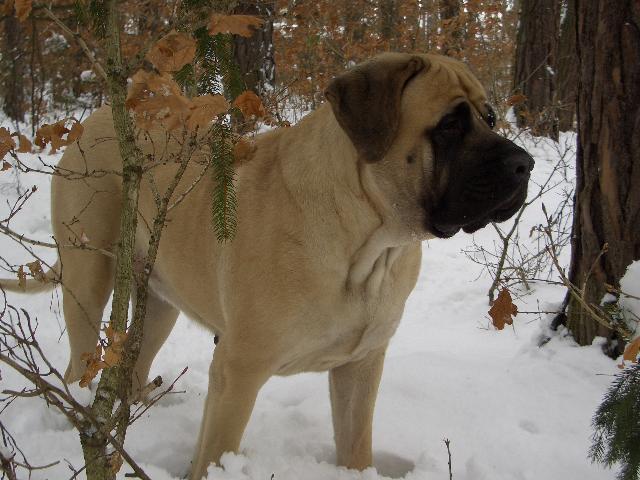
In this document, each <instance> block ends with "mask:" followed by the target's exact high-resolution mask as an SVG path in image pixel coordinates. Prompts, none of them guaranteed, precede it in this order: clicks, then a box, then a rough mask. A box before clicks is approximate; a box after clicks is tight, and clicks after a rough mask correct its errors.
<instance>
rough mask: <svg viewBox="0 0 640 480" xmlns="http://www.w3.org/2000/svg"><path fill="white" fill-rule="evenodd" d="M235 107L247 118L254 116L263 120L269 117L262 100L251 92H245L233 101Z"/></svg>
mask: <svg viewBox="0 0 640 480" xmlns="http://www.w3.org/2000/svg"><path fill="white" fill-rule="evenodd" d="M233 106H234V107H238V108H239V109H240V111H241V112H242V115H244V116H245V118H248V117H251V116H252V115H254V116H255V117H256V118H262V117H265V116H266V115H267V111H266V110H265V109H264V105H262V100H260V97H258V96H257V95H256V94H255V93H253V92H252V91H251V90H245V91H244V92H242V93H241V94H240V95H238V97H237V98H236V99H235V100H234V101H233Z"/></svg>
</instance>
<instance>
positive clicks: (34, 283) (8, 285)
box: [0, 260, 60, 294]
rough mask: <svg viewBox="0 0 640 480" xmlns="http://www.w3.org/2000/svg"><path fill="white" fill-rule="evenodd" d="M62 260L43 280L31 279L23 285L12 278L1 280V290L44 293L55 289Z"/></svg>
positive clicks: (45, 274)
mask: <svg viewBox="0 0 640 480" xmlns="http://www.w3.org/2000/svg"><path fill="white" fill-rule="evenodd" d="M59 272H60V260H58V261H57V262H56V263H55V265H54V266H53V267H51V269H50V270H49V271H47V272H46V273H44V275H43V276H42V278H29V279H27V280H26V282H25V283H24V284H23V285H21V284H20V280H18V279H15V280H14V279H12V278H0V288H2V289H3V290H5V291H7V292H17V293H28V294H33V293H42V292H47V291H49V290H53V288H54V287H55V286H56V285H57V284H58V282H59V280H60V274H59Z"/></svg>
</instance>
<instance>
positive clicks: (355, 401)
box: [329, 346, 386, 470]
mask: <svg viewBox="0 0 640 480" xmlns="http://www.w3.org/2000/svg"><path fill="white" fill-rule="evenodd" d="M385 350H386V346H385V347H384V348H381V349H379V350H374V351H372V352H370V353H369V354H368V355H367V356H366V357H365V358H363V359H362V360H360V361H357V362H352V363H347V364H345V365H342V366H340V367H337V368H334V369H332V370H331V371H330V372H329V390H330V392H331V411H332V415H333V430H334V435H335V441H336V455H337V464H338V465H340V466H345V467H347V468H355V469H358V470H363V469H365V468H367V467H369V466H371V461H372V454H371V435H372V425H373V409H374V406H375V402H376V395H377V394H378V385H379V384H380V377H381V376H382V366H383V363H384V354H385Z"/></svg>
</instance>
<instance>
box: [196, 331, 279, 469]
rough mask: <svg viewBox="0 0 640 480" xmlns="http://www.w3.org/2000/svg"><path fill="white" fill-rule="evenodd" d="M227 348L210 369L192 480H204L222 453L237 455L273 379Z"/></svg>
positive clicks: (222, 347)
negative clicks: (265, 388)
mask: <svg viewBox="0 0 640 480" xmlns="http://www.w3.org/2000/svg"><path fill="white" fill-rule="evenodd" d="M225 346H226V345H225V340H224V339H223V340H222V341H221V342H220V344H218V346H217V347H216V350H215V353H214V355H213V361H212V362H211V366H210V368H209V389H208V392H207V398H206V400H205V407H204V415H203V418H202V425H201V427H200V436H199V439H198V443H197V445H196V452H195V456H194V460H193V463H192V469H191V475H190V478H191V480H200V479H202V478H203V477H204V476H205V475H206V473H207V467H208V466H209V465H210V464H212V463H219V462H220V457H221V456H222V454H223V453H225V452H237V451H238V448H239V447H240V440H241V439H242V434H243V433H244V429H245V427H246V426H247V422H248V421H249V417H250V416H251V411H252V410H253V405H254V403H255V400H256V397H257V395H258V391H259V390H260V388H261V387H262V385H264V383H265V382H266V381H267V379H268V378H269V376H270V373H267V372H266V371H265V365H264V364H262V365H255V364H247V362H246V359H247V356H245V357H238V356H232V355H231V354H230V353H229V351H227V349H225ZM229 350H231V349H229Z"/></svg>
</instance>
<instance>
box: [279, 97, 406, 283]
mask: <svg viewBox="0 0 640 480" xmlns="http://www.w3.org/2000/svg"><path fill="white" fill-rule="evenodd" d="M293 128H295V129H298V132H296V135H287V131H286V130H285V131H284V132H282V136H281V138H280V141H279V142H278V144H279V148H280V149H286V154H284V155H277V158H278V159H286V163H282V164H281V166H280V168H282V173H283V178H284V181H285V183H286V188H287V190H288V191H290V192H291V194H292V196H293V197H294V199H295V201H297V202H298V203H299V205H301V206H303V208H304V211H305V215H307V216H310V217H311V220H312V221H317V222H322V223H324V224H327V223H331V222H335V223H336V228H328V229H327V232H330V234H331V235H335V234H338V235H344V237H345V238H343V239H342V241H341V242H340V243H341V244H342V245H348V247H347V248H348V251H346V252H344V254H346V256H347V257H348V258H347V260H348V262H349V270H348V272H345V273H346V276H347V278H346V286H347V288H349V289H352V290H353V289H360V288H363V289H364V291H365V293H369V294H372V295H373V294H375V293H376V292H377V290H378V289H379V288H380V285H381V283H382V281H383V279H384V277H385V275H384V274H385V272H386V271H387V270H388V269H390V268H391V266H392V265H393V262H394V261H395V259H396V258H397V255H398V253H399V251H400V249H401V248H402V247H403V246H404V245H406V244H408V243H415V242H416V241H417V240H416V239H413V238H411V237H410V235H408V234H407V232H406V231H405V230H404V229H402V227H401V226H399V225H398V224H397V222H396V221H395V218H393V216H392V213H391V211H390V208H388V207H387V206H385V203H384V199H383V198H382V195H381V194H380V193H379V191H378V188H377V185H376V183H375V181H374V179H373V177H372V175H371V171H370V166H369V165H367V164H365V163H364V162H363V161H359V160H358V158H357V153H356V150H355V148H354V146H353V144H352V143H351V141H350V140H349V137H348V136H347V134H346V133H345V132H344V131H343V130H342V128H341V127H340V126H339V124H338V122H337V121H336V119H335V117H334V115H333V112H332V111H331V108H330V106H329V105H328V104H325V105H323V106H321V107H320V108H319V109H318V110H317V111H315V112H313V113H312V114H310V115H309V117H307V118H305V119H303V120H302V121H301V122H299V123H298V124H297V125H296V126H295V127H293ZM300 130H302V132H303V134H302V135H301V134H300ZM300 139H304V143H300ZM328 240H329V241H330V239H328ZM336 253H338V252H336Z"/></svg>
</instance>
